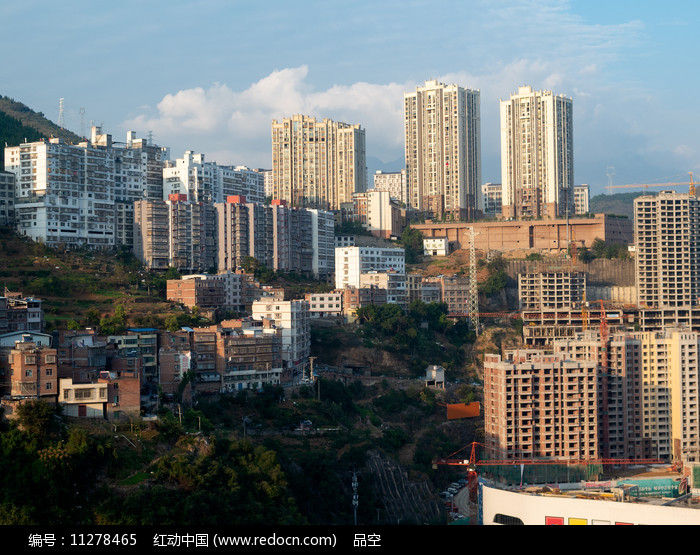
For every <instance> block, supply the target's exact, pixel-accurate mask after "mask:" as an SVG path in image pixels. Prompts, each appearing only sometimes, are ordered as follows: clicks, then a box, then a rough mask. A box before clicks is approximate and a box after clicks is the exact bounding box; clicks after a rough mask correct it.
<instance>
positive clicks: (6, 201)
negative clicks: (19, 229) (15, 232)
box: [0, 170, 15, 227]
mask: <svg viewBox="0 0 700 555" xmlns="http://www.w3.org/2000/svg"><path fill="white" fill-rule="evenodd" d="M14 225H15V174H14V173H12V172H6V171H2V170H0V226H11V227H14Z"/></svg>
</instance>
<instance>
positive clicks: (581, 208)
mask: <svg viewBox="0 0 700 555" xmlns="http://www.w3.org/2000/svg"><path fill="white" fill-rule="evenodd" d="M590 198H591V190H590V187H589V186H588V185H574V213H575V214H588V213H589V212H590Z"/></svg>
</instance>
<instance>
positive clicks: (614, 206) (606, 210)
mask: <svg viewBox="0 0 700 555" xmlns="http://www.w3.org/2000/svg"><path fill="white" fill-rule="evenodd" d="M648 194H649V193H648V192H645V191H637V192H634V193H617V194H615V195H596V196H594V197H591V199H590V201H589V211H590V212H591V214H617V215H618V216H627V217H628V218H630V219H634V199H635V198H637V197H640V196H642V195H648Z"/></svg>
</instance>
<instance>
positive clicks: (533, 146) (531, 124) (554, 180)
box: [501, 87, 574, 220]
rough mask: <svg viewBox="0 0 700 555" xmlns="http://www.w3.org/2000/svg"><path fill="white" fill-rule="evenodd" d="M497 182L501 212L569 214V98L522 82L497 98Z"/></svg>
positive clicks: (571, 148) (571, 180)
mask: <svg viewBox="0 0 700 555" xmlns="http://www.w3.org/2000/svg"><path fill="white" fill-rule="evenodd" d="M501 183H502V186H503V197H502V204H503V217H504V218H507V219H516V220H519V219H522V218H539V217H545V218H557V217H562V216H565V215H566V213H567V210H568V211H569V214H573V202H574V201H573V188H574V134H573V119H572V100H571V98H568V97H565V96H562V95H555V94H553V93H552V92H551V91H539V92H535V91H533V90H532V88H531V87H520V88H519V89H518V92H517V94H512V95H511V97H510V100H501Z"/></svg>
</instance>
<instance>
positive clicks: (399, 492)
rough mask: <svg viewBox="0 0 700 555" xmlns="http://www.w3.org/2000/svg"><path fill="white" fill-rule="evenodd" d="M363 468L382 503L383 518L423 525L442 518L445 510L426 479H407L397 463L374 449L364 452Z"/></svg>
mask: <svg viewBox="0 0 700 555" xmlns="http://www.w3.org/2000/svg"><path fill="white" fill-rule="evenodd" d="M366 467H367V469H368V470H369V472H370V473H371V475H372V479H373V480H374V485H375V491H376V494H377V497H378V498H380V499H381V500H382V502H383V504H384V509H385V511H386V513H385V515H384V518H383V519H382V520H385V521H386V522H388V523H391V524H397V523H402V524H424V523H435V522H439V521H440V520H442V519H444V510H443V509H442V507H441V505H440V503H439V501H438V499H437V497H436V496H435V494H434V493H433V492H432V491H431V490H430V486H429V484H428V482H427V481H422V482H414V481H410V480H409V479H408V473H407V472H406V470H405V469H404V468H403V467H402V466H401V465H400V464H399V463H398V462H396V461H395V460H392V459H389V458H388V457H386V456H384V455H383V454H381V453H379V452H377V451H370V452H369V453H367V461H366Z"/></svg>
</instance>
